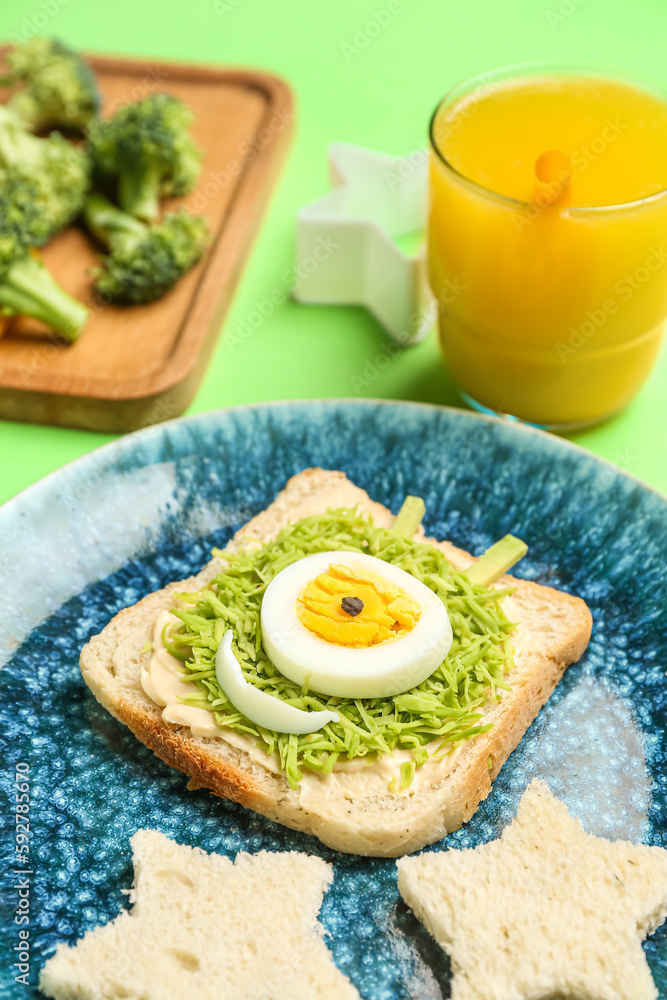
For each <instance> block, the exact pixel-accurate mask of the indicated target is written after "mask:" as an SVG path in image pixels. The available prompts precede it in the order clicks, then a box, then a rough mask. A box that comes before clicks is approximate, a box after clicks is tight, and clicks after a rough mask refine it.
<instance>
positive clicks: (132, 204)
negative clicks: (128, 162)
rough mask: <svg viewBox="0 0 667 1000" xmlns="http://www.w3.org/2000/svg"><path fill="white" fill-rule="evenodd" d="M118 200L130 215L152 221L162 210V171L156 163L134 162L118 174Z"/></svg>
mask: <svg viewBox="0 0 667 1000" xmlns="http://www.w3.org/2000/svg"><path fill="white" fill-rule="evenodd" d="M118 201H119V203H120V206H121V208H123V209H124V210H125V211H126V212H128V213H129V214H130V215H134V216H136V217H137V219H145V220H146V222H152V220H153V219H157V217H158V215H159V212H160V171H159V169H158V167H157V165H156V164H155V163H144V164H142V163H139V164H135V163H133V164H132V166H131V167H130V168H128V169H127V170H121V171H120V174H119V176H118Z"/></svg>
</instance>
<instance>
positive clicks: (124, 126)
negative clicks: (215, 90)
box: [88, 94, 201, 221]
mask: <svg viewBox="0 0 667 1000" xmlns="http://www.w3.org/2000/svg"><path fill="white" fill-rule="evenodd" d="M192 119H193V116H192V112H191V111H190V109H189V108H188V107H186V105H185V104H183V102H182V101H179V100H177V99H176V98H175V97H170V96H169V95H168V94H154V95H152V96H151V97H145V98H144V99H143V100H141V101H138V102H137V103H136V104H126V105H124V106H123V107H121V108H120V109H119V110H118V111H117V112H116V114H115V115H114V116H113V118H109V119H108V120H106V121H100V122H96V123H95V124H94V126H93V127H92V128H91V129H90V130H89V133H88V138H89V146H90V152H91V156H92V160H93V165H94V169H95V171H96V172H97V179H98V181H99V182H100V184H101V185H102V186H104V187H105V188H107V189H108V187H109V186H110V184H111V183H114V182H116V183H117V186H118V190H117V196H118V202H119V204H120V206H121V208H123V209H124V210H125V211H126V212H129V214H130V215H135V216H136V217H137V218H139V219H145V220H147V221H151V220H152V219H155V218H157V215H158V212H159V200H160V198H161V197H162V198H169V197H175V196H179V195H184V194H187V193H188V191H191V190H192V188H193V186H194V184H195V183H196V181H197V178H198V176H199V171H200V168H201V152H200V151H199V149H198V148H197V146H196V145H195V142H194V140H193V139H192V136H191V135H190V134H189V132H188V127H189V125H190V123H191V122H192Z"/></svg>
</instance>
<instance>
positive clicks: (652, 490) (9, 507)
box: [0, 396, 667, 528]
mask: <svg viewBox="0 0 667 1000" xmlns="http://www.w3.org/2000/svg"><path fill="white" fill-rule="evenodd" d="M313 404H319V405H322V404H325V405H327V404H329V405H332V406H335V405H341V404H345V405H346V406H349V405H353V406H355V407H357V406H359V407H361V406H367V405H369V404H372V405H375V406H390V407H406V408H412V409H421V410H427V411H435V412H445V413H448V414H451V415H452V416H454V417H463V418H464V419H470V420H473V421H480V422H482V423H486V424H494V425H497V426H500V427H503V428H506V429H507V430H509V431H510V433H512V432H514V431H516V432H517V433H519V434H527V435H528V436H530V437H533V438H537V439H538V440H542V441H548V442H551V443H557V445H558V446H560V447H563V448H564V449H565V450H571V451H572V452H573V453H574V454H576V455H578V456H579V457H580V458H581V457H584V458H586V459H588V460H590V461H592V462H593V463H599V464H600V465H601V466H602V467H604V468H607V469H611V470H612V472H613V473H614V474H615V475H616V476H620V477H621V478H622V479H625V480H627V481H629V482H631V483H634V484H635V485H636V486H640V487H641V488H642V489H643V490H645V491H646V492H647V493H649V494H652V495H653V496H655V497H656V498H657V499H658V500H660V501H662V503H663V504H665V505H667V495H666V494H664V493H662V492H661V491H660V490H658V489H657V488H656V487H655V486H651V484H650V483H647V482H645V481H644V480H643V479H639V477H638V476H635V475H633V474H632V473H631V472H628V471H626V470H625V469H621V468H620V467H619V466H618V465H615V464H614V463H613V462H612V461H611V460H610V459H608V458H604V457H603V456H602V455H598V454H596V453H595V452H593V451H589V450H588V449H587V448H584V447H583V445H580V444H577V443H576V442H575V441H570V440H569V438H567V437H563V436H561V435H559V434H553V433H551V432H550V431H544V430H541V429H540V428H538V427H534V426H533V425H531V424H526V423H523V422H522V421H519V420H517V421H514V420H509V419H507V418H505V417H500V416H491V415H490V414H486V413H477V412H475V411H474V410H464V409H461V408H459V407H457V406H447V405H441V404H440V403H426V402H422V401H420V400H409V399H382V398H378V397H375V396H363V397H355V396H331V397H320V398H317V397H308V398H304V399H276V400H262V401H260V402H253V403H239V404H236V405H234V406H221V407H216V408H215V409H213V410H202V411H200V412H198V413H189V414H187V415H186V416H180V417H174V418H172V419H171V420H164V421H162V422H161V423H159V424H151V425H150V426H148V427H141V428H139V429H138V430H135V431H130V432H129V433H127V434H120V435H118V436H117V437H116V438H114V440H113V441H107V442H106V443H105V444H102V445H98V447H96V448H92V449H91V450H90V451H87V452H85V453H84V454H83V455H78V456H77V457H76V458H72V459H70V460H69V461H67V462H65V463H64V464H63V465H60V466H58V468H57V469H53V470H52V471H51V472H47V473H46V475H44V476H42V477H41V478H40V479H38V480H37V481H36V482H34V483H30V485H29V486H25V487H24V488H23V489H22V490H19V492H18V493H16V494H14V496H12V497H9V499H7V500H5V501H4V503H2V504H0V528H1V527H2V523H3V521H4V520H5V517H6V516H7V514H8V513H10V512H12V511H13V510H14V508H20V506H21V504H22V503H23V502H24V501H25V500H26V499H30V498H31V497H32V496H33V494H34V495H37V494H38V493H39V492H40V491H41V490H44V489H47V488H48V487H49V486H50V485H51V482H52V480H55V479H57V478H58V477H59V476H61V475H62V474H63V473H66V472H69V471H71V470H72V469H74V468H75V467H77V466H78V465H81V466H82V467H85V466H86V464H88V463H92V464H96V463H98V462H99V461H100V459H101V458H103V456H105V455H106V454H107V453H108V452H110V451H113V450H116V449H118V448H119V447H121V448H125V447H131V444H127V445H126V442H133V441H136V440H148V439H149V438H150V437H151V436H157V435H160V434H162V433H163V432H164V430H165V429H167V428H170V427H173V426H175V425H179V426H180V425H184V424H189V423H194V422H197V421H199V420H203V419H215V418H216V417H218V416H221V415H224V414H231V413H239V412H242V411H245V410H265V409H277V408H283V407H288V406H294V405H301V406H304V405H306V406H307V405H313Z"/></svg>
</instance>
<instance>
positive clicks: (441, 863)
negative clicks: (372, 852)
mask: <svg viewBox="0 0 667 1000" xmlns="http://www.w3.org/2000/svg"><path fill="white" fill-rule="evenodd" d="M397 865H398V887H399V890H400V892H401V895H402V896H403V898H404V899H405V901H406V903H407V904H408V906H410V908H411V909H412V910H413V911H414V913H415V914H416V915H417V917H418V918H419V919H420V920H422V921H423V923H424V924H425V925H426V927H427V928H428V930H429V931H430V933H431V934H432V935H433V937H434V938H435V939H436V941H437V942H438V944H440V945H441V947H442V948H444V950H445V951H446V952H447V953H448V954H449V955H450V957H451V962H452V972H453V979H452V992H451V998H452V1000H543V998H547V997H549V998H556V997H557V998H558V1000H566V998H567V1000H570V998H571V1000H657V997H658V991H657V989H656V987H655V984H654V982H653V978H652V976H651V973H650V970H649V967H648V964H647V962H646V958H645V956H644V952H643V949H642V946H641V942H642V940H643V939H644V938H645V937H646V935H647V934H651V933H652V932H653V931H654V930H655V929H656V928H657V927H658V926H659V925H660V924H661V923H662V922H663V920H664V919H665V916H666V915H667V851H666V850H664V849H663V848H661V847H647V846H646V845H643V844H630V843H627V842H625V841H616V842H615V843H612V842H610V841H608V840H603V839H601V838H599V837H594V836H592V835H591V834H587V833H586V832H585V831H584V829H583V827H582V826H581V824H580V823H579V821H578V820H576V819H574V818H573V817H572V816H571V815H570V814H569V812H568V810H567V808H566V806H565V805H564V803H562V802H560V801H559V800H558V799H556V798H554V796H553V795H552V794H551V792H550V791H549V788H548V786H547V785H546V784H545V783H544V782H542V781H533V782H532V784H531V785H530V786H529V787H528V789H527V790H526V792H525V793H524V795H523V798H522V799H521V802H520V805H519V810H518V813H517V816H516V819H515V820H514V821H513V822H512V823H511V824H510V826H508V827H506V829H505V830H504V831H503V833H502V835H501V836H500V838H499V839H498V840H494V841H492V842H491V843H488V844H484V845H483V846H481V847H477V848H474V849H464V850H455V849H452V850H447V851H442V852H440V853H431V854H423V855H421V856H420V857H415V858H402V859H401V860H400V861H398V862H397Z"/></svg>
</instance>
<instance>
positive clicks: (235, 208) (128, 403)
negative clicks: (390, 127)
mask: <svg viewBox="0 0 667 1000" xmlns="http://www.w3.org/2000/svg"><path fill="white" fill-rule="evenodd" d="M87 58H89V60H90V62H91V64H92V66H93V67H94V69H95V71H96V73H97V75H98V79H99V84H100V88H101V90H102V94H103V101H104V104H103V111H102V113H103V115H106V114H109V113H110V112H112V111H113V110H114V109H115V108H117V107H118V106H119V105H121V104H125V103H127V102H129V101H134V100H138V99H139V98H141V97H144V96H146V95H148V94H151V93H158V92H166V93H169V94H173V95H174V96H175V97H179V98H181V99H182V100H184V101H185V102H186V103H187V104H188V105H190V107H191V108H192V110H193V112H194V115H195V122H194V125H193V127H192V131H193V134H194V137H195V139H196V141H197V143H198V144H199V146H200V147H201V148H202V149H203V150H204V151H205V152H204V160H203V165H202V172H201V177H200V181H199V184H198V186H197V189H196V190H195V191H193V192H192V194H190V195H189V196H188V197H187V198H185V199H179V200H178V201H177V202H176V201H175V202H172V203H166V207H167V208H169V207H172V206H173V205H176V204H184V205H185V206H186V207H187V208H189V209H190V211H192V212H194V213H196V214H200V215H206V216H208V218H209V220H210V226H211V233H212V235H213V239H212V243H211V246H210V249H209V250H208V252H207V254H206V256H205V258H204V259H203V260H202V261H201V263H200V264H199V265H198V266H197V267H196V268H195V269H194V270H192V271H191V272H190V273H189V274H187V275H186V276H185V277H184V278H183V279H182V280H181V281H180V282H179V283H178V284H177V285H176V287H175V288H174V289H173V290H172V291H171V292H169V293H168V294H167V295H166V296H165V297H164V298H163V299H161V300H160V301H158V302H154V303H151V305H148V306H133V307H114V306H100V305H98V304H96V302H95V300H94V298H93V296H92V295H91V280H92V279H91V277H90V274H89V271H90V268H91V267H94V266H95V264H96V252H97V251H96V250H95V248H94V246H93V245H92V244H91V243H90V241H89V240H88V239H87V237H86V236H85V235H84V233H83V232H82V231H81V230H80V229H79V228H77V227H76V226H73V227H71V228H69V229H67V230H65V231H64V232H62V233H60V234H59V235H58V236H57V237H56V238H55V239H54V240H53V242H52V243H50V244H49V246H48V247H46V248H45V249H44V251H43V257H44V260H45V263H46V264H47V266H48V268H49V269H50V271H51V272H52V273H53V275H54V277H55V278H56V279H57V280H58V281H59V282H60V283H61V284H62V286H63V287H64V288H65V289H66V290H67V291H68V292H70V293H71V294H72V295H74V296H75V297H76V298H78V299H81V300H82V301H83V302H85V303H86V304H87V305H88V306H89V307H90V309H91V310H92V314H91V318H90V320H89V323H88V326H87V327H86V329H85V331H84V332H83V334H82V336H81V339H80V340H79V341H78V342H77V343H76V344H72V345H71V346H62V345H61V344H59V343H58V342H57V341H56V340H55V339H54V338H53V337H52V336H51V335H50V334H49V331H47V330H46V329H45V328H44V327H42V326H41V325H40V324H38V323H36V322H35V321H31V320H27V319H23V318H22V319H19V320H13V321H12V322H11V324H10V326H9V329H8V330H7V332H6V333H5V334H4V336H2V337H0V418H6V419H10V420H23V421H30V422H34V423H48V424H60V425H64V426H69V427H84V428H89V429H93V430H104V431H129V430H134V429H136V428H137V427H143V426H146V425H148V424H153V423H157V422H158V421H162V420H167V419H169V418H171V417H175V416H178V414H180V413H182V412H183V410H184V409H185V408H186V406H187V405H188V404H189V403H190V401H191V400H192V397H193V396H194V394H195V392H196V390H197V387H198V385H199V382H200V381H201V378H202V375H203V373H204V370H205V368H206V364H207V361H208V359H209V356H210V354H211V350H212V348H213V345H214V344H215V341H216V339H217V337H218V334H219V332H220V328H221V325H222V321H223V317H224V315H225V312H226V310H227V308H228V306H229V303H230V301H231V298H232V294H233V291H234V287H235V285H236V281H237V279H238V277H239V274H240V272H241V269H242V266H243V264H244V262H245V260H246V258H247V255H248V252H249V249H250V245H251V241H252V238H253V236H254V234H255V232H256V229H257V226H258V224H259V221H260V218H261V215H262V211H263V209H264V207H265V205H266V202H267V199H268V196H269V192H270V189H271V186H272V184H273V181H274V179H275V177H276V174H277V170H278V167H279V165H280V162H281V160H282V159H283V156H284V153H285V151H286V149H287V145H288V141H289V137H290V134H291V131H292V122H293V110H292V108H293V102H292V96H291V93H290V90H289V88H288V86H287V84H286V83H284V82H283V81H282V80H280V79H278V78H277V77H274V76H271V75H268V74H265V73H260V72H253V71H245V70H236V69H225V68H216V67H208V66H196V65H185V64H182V63H165V62H150V61H145V60H134V59H119V58H115V57H104V56H88V57H87ZM2 96H3V95H2V93H1V92H0V98H1V97H2Z"/></svg>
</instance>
